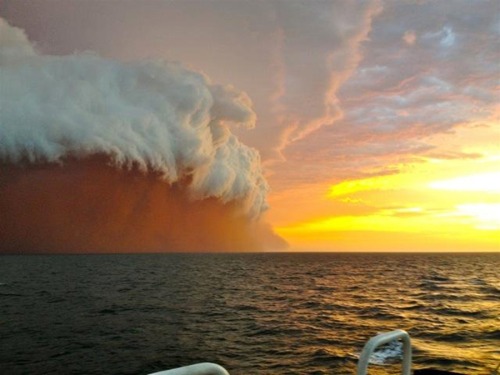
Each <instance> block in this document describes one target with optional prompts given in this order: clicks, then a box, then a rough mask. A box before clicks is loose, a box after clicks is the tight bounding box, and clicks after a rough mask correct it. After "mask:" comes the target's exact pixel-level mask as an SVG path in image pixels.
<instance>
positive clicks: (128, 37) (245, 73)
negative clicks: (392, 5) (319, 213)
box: [5, 0, 380, 160]
mask: <svg viewBox="0 0 500 375" xmlns="http://www.w3.org/2000/svg"><path fill="white" fill-rule="evenodd" d="M7 3H8V6H6V9H5V13H6V14H7V15H8V16H9V17H10V19H12V20H14V21H17V22H18V23H19V24H22V25H23V27H26V30H27V32H28V35H32V38H33V39H34V40H36V41H37V43H38V44H39V45H40V48H43V49H45V50H47V51H49V52H50V53H52V54H68V53H72V52H74V51H75V50H80V51H81V50H92V51H97V52H99V53H100V54H102V55H104V56H112V57H113V58H118V59H120V60H130V59H132V60H133V59H137V58H143V57H144V56H154V57H157V58H165V59H168V60H174V61H182V62H183V63H185V64H188V66H191V67H194V68H195V69H196V70H199V71H203V72H205V73H206V74H207V75H208V76H210V77H212V79H214V80H215V81H217V82H223V83H228V84H229V83H230V84H233V85H235V86H236V87H238V88H241V89H242V90H244V91H245V92H246V93H248V95H249V96H250V97H251V98H252V100H253V102H254V109H255V112H256V113H257V114H258V119H257V121H258V126H257V127H256V128H255V129H254V130H253V131H251V132H242V131H238V130H236V131H235V132H236V133H237V134H238V136H239V137H240V138H241V139H242V140H244V141H245V143H247V144H249V145H252V146H253V147H256V148H257V149H258V150H259V151H260V153H261V154H262V155H263V159H264V160H269V159H276V158H279V157H281V156H280V155H279V153H280V152H281V151H282V150H283V149H284V148H285V147H286V145H288V144H290V143H293V141H294V140H298V139H301V138H303V137H304V136H306V135H307V134H310V133H311V132H313V131H314V130H317V129H318V128H320V127H321V126H323V125H329V124H332V123H333V122H334V121H335V120H336V119H338V118H340V117H341V116H342V111H341V109H340V107H339V105H338V100H337V91H338V89H339V87H340V86H341V85H342V83H343V82H345V80H346V79H348V78H349V76H350V74H351V73H352V72H353V70H354V69H355V68H356V65H357V63H358V62H359V60H360V58H361V54H360V51H359V46H360V43H361V41H363V40H364V39H366V37H367V35H368V33H369V31H370V24H371V20H372V18H373V17H374V15H376V14H377V13H378V12H379V11H380V4H379V2H378V1H371V0H370V1H360V2H346V1H331V0H313V1H302V0H291V1H288V0H284V1H282V0H272V1H261V0H257V1H245V2H242V1H234V0H218V1H155V0H144V1H137V2H128V1H127V2H121V3H120V4H117V2H115V1H105V0H102V1H92V2H86V1H78V0H76V1H75V0H64V1H59V0H55V1H52V2H49V3H45V4H42V3H33V2H31V1H25V0H20V1H16V2H12V1H7ZM85 14H88V15H89V17H83V16H76V15H85Z"/></svg>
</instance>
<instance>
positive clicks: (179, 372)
mask: <svg viewBox="0 0 500 375" xmlns="http://www.w3.org/2000/svg"><path fill="white" fill-rule="evenodd" d="M149 375H229V372H227V371H226V369H225V368H224V367H222V366H219V365H217V364H215V363H210V362H204V363H197V364H195V365H190V366H184V367H178V368H174V369H172V370H165V371H160V372H155V373H153V374H149Z"/></svg>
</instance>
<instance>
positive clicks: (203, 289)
mask: <svg viewBox="0 0 500 375" xmlns="http://www.w3.org/2000/svg"><path fill="white" fill-rule="evenodd" d="M499 269H500V254H498V253H497V254H484V253H478V254H338V253H336V254H335V253H311V254H309V253H307V254H306V253H295V254H292V253H280V254H278V253H260V254H142V255H71V256H62V255H58V256H49V255H37V256H2V257H0V302H1V303H0V343H1V348H0V373H2V374H12V375H15V374H138V375H140V374H148V373H151V372H154V371H159V370H164V369H168V368H172V367H177V366H182V365H187V364H191V363H194V362H201V361H210V362H216V363H219V364H221V365H223V366H224V367H226V368H227V369H228V370H229V372H230V373H231V375H238V374H239V375H243V374H318V375H319V374H353V373H355V366H356V363H357V358H358V355H359V352H360V351H361V349H362V347H363V345H364V343H365V342H366V340H367V339H369V338H370V337H371V336H373V335H375V334H377V333H379V332H384V331H388V330H393V329H397V328H400V329H405V330H407V331H408V332H409V333H410V335H411V337H412V344H413V350H414V368H423V367H436V368H440V369H445V370H450V371H457V372H463V373H465V374H471V375H474V374H489V373H490V372H491V371H492V370H493V369H494V368H495V367H496V366H497V365H498V363H499V362H500V276H499V274H498V270H499ZM400 360H401V347H400V345H399V346H398V344H394V343H393V344H390V345H388V346H387V347H384V348H382V349H381V350H380V351H379V352H378V353H377V354H376V355H375V356H374V357H373V366H372V367H373V371H372V372H370V373H373V374H382V373H391V371H392V372H393V373H394V372H395V371H397V370H398V369H399V368H400Z"/></svg>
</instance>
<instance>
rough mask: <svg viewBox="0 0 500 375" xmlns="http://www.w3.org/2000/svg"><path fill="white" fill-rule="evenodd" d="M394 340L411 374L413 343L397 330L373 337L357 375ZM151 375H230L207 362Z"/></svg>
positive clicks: (363, 374) (406, 374)
mask: <svg viewBox="0 0 500 375" xmlns="http://www.w3.org/2000/svg"><path fill="white" fill-rule="evenodd" d="M394 340H402V341H403V367H402V374H403V375H410V374H411V341H410V335H408V333H407V332H406V331H403V330H401V329H397V330H395V331H391V332H386V333H381V334H379V335H377V336H375V337H372V338H371V339H370V340H369V341H368V342H367V343H366V345H365V347H364V348H363V351H362V352H361V355H360V356H359V361H358V372H357V375H366V374H367V370H368V364H369V362H370V356H371V355H372V354H373V352H374V350H375V349H376V348H377V347H379V346H381V345H384V344H387V343H389V342H391V341H394ZM149 375H229V372H227V370H226V369H225V368H224V367H222V366H219V365H217V364H215V363H210V362H205V363H198V364H195V365H190V366H184V367H178V368H174V369H172V370H165V371H160V372H155V373H153V374H149Z"/></svg>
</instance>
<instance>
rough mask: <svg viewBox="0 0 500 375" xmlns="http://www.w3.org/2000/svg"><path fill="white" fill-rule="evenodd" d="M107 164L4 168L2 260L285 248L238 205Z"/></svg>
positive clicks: (97, 159) (98, 159) (96, 160)
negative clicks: (38, 255) (33, 256)
mask: <svg viewBox="0 0 500 375" xmlns="http://www.w3.org/2000/svg"><path fill="white" fill-rule="evenodd" d="M186 185H187V184H186V182H184V183H175V184H172V185H169V184H167V183H166V182H165V181H163V180H161V178H160V177H159V176H158V175H155V174H153V173H144V172H141V171H139V170H138V169H137V168H131V169H124V168H122V169H120V168H116V167H113V166H111V164H110V163H109V162H108V160H107V159H106V157H104V156H94V157H92V158H87V159H85V160H77V159H67V160H65V162H64V163H62V164H56V163H50V164H49V163H45V164H43V163H39V164H24V165H22V166H20V165H14V164H10V163H5V162H4V163H3V164H1V163H0V253H114V252H164V251H165V252H167V251H175V252H177V251H179V252H184V251H193V252H205V251H258V250H262V249H264V248H267V247H271V248H273V249H278V248H280V247H283V245H284V244H285V243H284V241H283V240H282V239H281V238H279V237H277V235H275V234H274V233H273V232H272V230H271V228H270V227H269V226H267V225H266V224H264V223H262V222H257V221H255V220H250V219H248V218H247V217H246V216H245V215H244V214H243V213H242V210H241V209H240V208H239V206H238V203H235V202H233V203H226V204H223V203H221V202H220V201H218V200H216V199H214V198H209V199H204V200H199V201H195V200H193V199H191V198H190V197H189V194H188V192H187V189H186Z"/></svg>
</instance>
